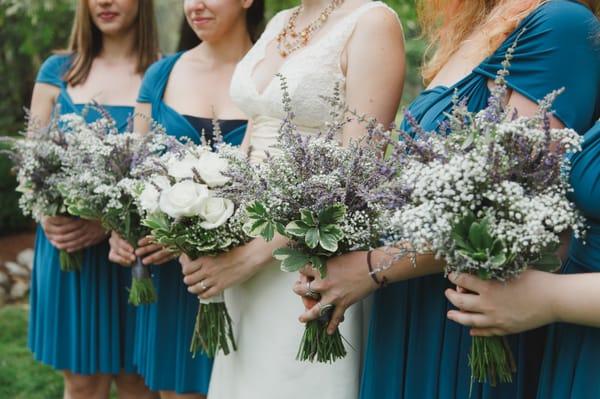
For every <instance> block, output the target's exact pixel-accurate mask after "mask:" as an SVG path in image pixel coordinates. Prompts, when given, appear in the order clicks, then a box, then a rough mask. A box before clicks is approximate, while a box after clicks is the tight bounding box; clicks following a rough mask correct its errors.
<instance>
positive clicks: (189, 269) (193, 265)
mask: <svg viewBox="0 0 600 399" xmlns="http://www.w3.org/2000/svg"><path fill="white" fill-rule="evenodd" d="M197 261H198V259H196V261H193V260H191V259H190V257H189V256H187V255H186V254H181V256H179V263H180V264H181V272H182V273H183V274H184V275H188V274H191V273H194V272H195V271H196V270H198V269H199V268H200V264H199V263H198V262H197Z"/></svg>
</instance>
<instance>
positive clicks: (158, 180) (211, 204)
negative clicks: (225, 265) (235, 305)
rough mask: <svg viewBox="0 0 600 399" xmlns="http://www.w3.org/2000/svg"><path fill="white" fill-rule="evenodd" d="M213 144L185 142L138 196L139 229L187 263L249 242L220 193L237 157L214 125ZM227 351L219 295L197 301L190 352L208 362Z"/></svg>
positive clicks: (235, 208)
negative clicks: (183, 256) (204, 356)
mask: <svg viewBox="0 0 600 399" xmlns="http://www.w3.org/2000/svg"><path fill="white" fill-rule="evenodd" d="M215 139H216V144H215V147H216V152H213V149H212V148H211V147H210V146H209V145H208V144H207V143H204V144H203V145H200V146H196V145H193V143H189V144H188V145H187V146H185V147H184V149H183V150H182V151H179V152H177V153H167V154H165V155H164V156H163V157H161V159H160V160H158V161H157V162H155V171H154V173H153V174H152V175H151V176H150V177H149V179H147V180H146V181H145V182H144V186H143V190H142V191H141V192H140V193H139V196H138V201H139V203H140V205H141V208H142V209H143V214H144V217H143V220H142V224H143V225H144V226H147V227H148V228H150V231H151V235H152V237H153V238H154V240H155V241H156V242H157V243H159V244H162V245H164V246H165V247H167V248H171V249H172V250H173V251H174V252H179V253H185V254H187V255H188V256H189V257H190V258H192V259H196V258H199V257H201V256H207V255H208V256H213V255H217V254H220V253H223V252H226V251H228V250H230V249H231V248H234V247H237V246H239V245H242V244H244V243H246V242H247V241H248V240H249V239H250V237H248V236H247V235H246V234H245V233H244V231H243V229H242V226H243V221H242V220H243V216H244V212H243V209H244V207H240V203H239V201H238V199H237V198H236V197H235V196H231V195H228V194H227V192H226V187H227V186H228V184H229V178H228V177H227V176H225V175H224V173H225V171H226V170H227V169H228V168H229V162H228V159H231V160H233V161H235V159H236V158H237V157H238V156H239V155H237V150H236V149H234V148H233V147H231V146H229V145H228V144H225V143H223V142H222V138H221V135H220V133H219V129H218V126H215ZM225 154H227V157H226V155H225ZM230 347H231V348H232V349H233V350H236V349H237V348H236V344H235V339H234V336H233V330H232V326H231V317H230V316H229V312H228V311H227V307H226V306H225V300H224V297H223V295H222V294H221V295H218V296H215V297H213V298H210V299H208V300H205V299H200V306H199V308H198V314H197V316H196V324H195V327H194V335H193V337H192V342H191V345H190V350H191V352H192V353H194V354H195V353H196V352H197V351H198V350H199V349H202V351H203V352H204V353H206V354H207V355H208V356H209V357H214V356H215V355H216V353H217V352H218V351H219V350H222V351H223V353H224V354H226V355H227V354H229V353H230Z"/></svg>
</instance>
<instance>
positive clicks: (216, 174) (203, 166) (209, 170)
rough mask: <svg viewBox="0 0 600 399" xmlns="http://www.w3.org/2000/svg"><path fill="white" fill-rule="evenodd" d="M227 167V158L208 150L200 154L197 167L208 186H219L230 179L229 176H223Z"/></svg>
mask: <svg viewBox="0 0 600 399" xmlns="http://www.w3.org/2000/svg"><path fill="white" fill-rule="evenodd" d="M227 167H228V163H227V160H226V159H223V158H221V157H220V156H219V155H218V154H216V153H214V152H208V151H206V152H204V153H203V154H202V155H200V162H199V164H198V167H197V168H196V169H197V170H198V173H199V174H200V177H202V180H204V182H205V183H206V184H207V185H208V187H219V186H222V185H224V184H226V183H227V182H228V181H229V178H228V177H226V176H223V172H224V171H225V170H226V169H227Z"/></svg>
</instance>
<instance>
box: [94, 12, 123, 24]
mask: <svg viewBox="0 0 600 399" xmlns="http://www.w3.org/2000/svg"><path fill="white" fill-rule="evenodd" d="M118 16H119V13H118V12H112V11H103V12H101V13H99V14H98V18H100V19H101V20H102V21H105V22H110V21H112V20H113V19H115V18H116V17H118Z"/></svg>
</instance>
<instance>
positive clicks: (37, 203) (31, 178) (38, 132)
mask: <svg viewBox="0 0 600 399" xmlns="http://www.w3.org/2000/svg"><path fill="white" fill-rule="evenodd" d="M58 111H59V110H58V108H57V109H56V110H55V112H54V113H53V115H52V118H51V121H50V124H49V125H48V126H45V127H41V126H39V125H38V124H37V123H36V121H31V120H30V121H29V126H28V129H27V132H26V133H25V134H23V136H24V137H17V138H14V137H0V142H2V143H6V144H8V146H9V149H8V150H5V151H3V152H5V153H6V154H7V155H8V156H9V158H10V159H11V160H12V161H13V163H14V168H15V169H16V171H17V179H18V181H19V186H18V187H17V191H19V192H21V193H22V195H21V197H20V198H19V207H20V208H21V210H22V211H23V214H24V215H31V216H33V218H34V219H35V220H36V221H37V222H38V223H41V222H42V219H43V217H44V216H72V215H70V214H69V213H68V212H67V209H66V206H65V204H64V199H63V196H62V194H61V192H60V190H59V189H58V187H59V186H60V185H61V184H62V183H63V181H64V179H65V165H64V159H65V153H66V151H67V149H68V142H67V140H66V135H73V134H78V133H79V130H80V129H81V128H82V126H81V125H78V124H72V123H70V121H71V116H70V115H65V116H59V112H58ZM58 251H59V262H60V268H61V270H62V271H65V272H73V271H79V270H80V269H81V266H82V264H83V251H82V250H79V251H76V252H67V251H66V250H62V249H60V250H58Z"/></svg>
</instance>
